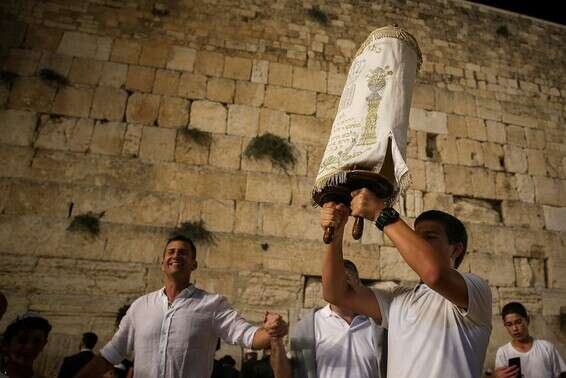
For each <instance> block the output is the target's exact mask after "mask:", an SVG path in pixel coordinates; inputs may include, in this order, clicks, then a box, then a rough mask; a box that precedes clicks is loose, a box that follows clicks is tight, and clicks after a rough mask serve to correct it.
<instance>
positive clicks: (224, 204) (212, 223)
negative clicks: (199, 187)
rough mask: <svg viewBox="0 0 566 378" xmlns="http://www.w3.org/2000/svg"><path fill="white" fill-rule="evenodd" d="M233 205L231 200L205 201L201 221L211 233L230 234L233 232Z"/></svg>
mask: <svg viewBox="0 0 566 378" xmlns="http://www.w3.org/2000/svg"><path fill="white" fill-rule="evenodd" d="M234 215H235V204H234V201H233V200H215V199H209V200H205V201H204V203H203V208H202V220H203V221H204V222H205V224H206V227H207V229H208V230H209V231H212V232H228V233H230V232H232V231H233V230H234Z"/></svg>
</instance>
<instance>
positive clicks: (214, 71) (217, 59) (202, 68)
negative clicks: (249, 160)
mask: <svg viewBox="0 0 566 378" xmlns="http://www.w3.org/2000/svg"><path fill="white" fill-rule="evenodd" d="M223 70H224V55H222V54H220V53H217V52H213V51H203V50H200V51H198V52H197V56H196V61H195V72H197V73H200V74H203V75H206V76H214V77H220V76H222V71H223Z"/></svg>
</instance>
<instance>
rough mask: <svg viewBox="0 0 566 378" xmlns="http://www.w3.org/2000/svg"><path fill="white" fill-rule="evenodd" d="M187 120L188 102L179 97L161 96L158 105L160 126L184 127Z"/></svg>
mask: <svg viewBox="0 0 566 378" xmlns="http://www.w3.org/2000/svg"><path fill="white" fill-rule="evenodd" d="M188 122H189V102H188V101H187V100H185V99H182V98H179V97H163V99H162V100H161V105H160V106H159V118H158V120H157V123H158V124H159V126H160V127H172V128H178V127H186V126H187V123H188Z"/></svg>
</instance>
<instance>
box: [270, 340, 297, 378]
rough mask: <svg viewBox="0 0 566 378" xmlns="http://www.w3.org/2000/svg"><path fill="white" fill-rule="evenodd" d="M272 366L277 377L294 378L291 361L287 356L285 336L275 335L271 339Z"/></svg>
mask: <svg viewBox="0 0 566 378" xmlns="http://www.w3.org/2000/svg"><path fill="white" fill-rule="evenodd" d="M270 361H271V367H272V368H273V373H274V375H275V378H292V370H291V363H290V362H289V359H288V358H287V352H286V350H285V344H284V343H283V338H281V337H274V338H272V339H271V360H270Z"/></svg>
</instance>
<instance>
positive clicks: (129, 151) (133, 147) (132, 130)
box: [122, 124, 143, 157]
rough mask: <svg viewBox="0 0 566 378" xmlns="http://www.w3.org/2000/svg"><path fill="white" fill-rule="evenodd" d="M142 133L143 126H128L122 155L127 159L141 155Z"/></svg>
mask: <svg viewBox="0 0 566 378" xmlns="http://www.w3.org/2000/svg"><path fill="white" fill-rule="evenodd" d="M142 131H143V126H142V125H134V124H129V125H128V127H127V128H126V134H125V135H124V145H123V146H122V155H124V156H127V157H137V156H138V155H139V152H140V143H141V136H142Z"/></svg>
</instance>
